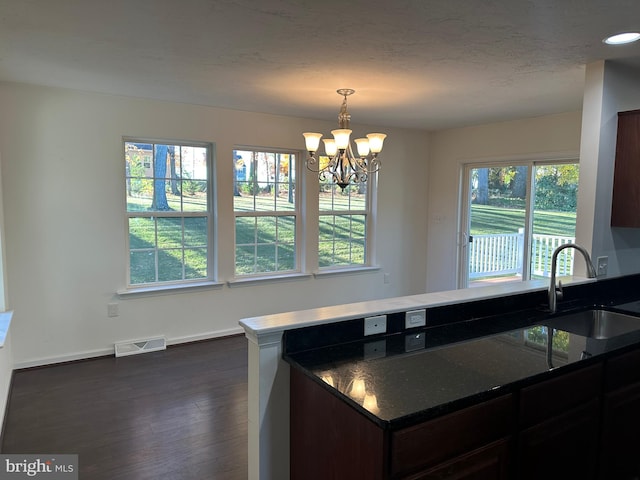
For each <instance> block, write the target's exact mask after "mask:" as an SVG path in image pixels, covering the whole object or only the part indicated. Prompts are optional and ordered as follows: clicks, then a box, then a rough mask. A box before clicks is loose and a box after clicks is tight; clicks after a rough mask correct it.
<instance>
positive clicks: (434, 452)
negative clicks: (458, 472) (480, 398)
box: [391, 395, 515, 478]
mask: <svg viewBox="0 0 640 480" xmlns="http://www.w3.org/2000/svg"><path fill="white" fill-rule="evenodd" d="M514 409H515V402H514V399H513V396H512V395H505V396H502V397H498V398H494V399H492V400H488V401H486V402H484V403H480V404H478V405H474V406H472V407H468V408H464V409H462V410H458V411H456V412H453V413H450V414H448V415H445V416H442V417H439V418H436V419H434V420H429V421H427V422H424V423H421V424H418V425H415V426H413V427H409V428H405V429H402V430H399V431H397V432H393V434H392V435H391V477H392V478H404V477H406V476H408V475H409V474H412V473H413V472H419V471H425V470H426V469H427V468H430V467H433V466H435V465H441V464H443V462H447V461H448V460H449V459H451V458H456V457H458V456H460V455H465V454H466V453H467V452H470V451H474V450H475V449H477V448H481V447H482V446H484V445H488V444H490V443H491V442H494V441H496V440H499V439H501V438H505V437H507V436H508V435H510V434H511V433H512V432H513V430H514V415H515V410H514ZM419 478H420V477H419ZM434 478H437V477H434Z"/></svg>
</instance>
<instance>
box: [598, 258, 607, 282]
mask: <svg viewBox="0 0 640 480" xmlns="http://www.w3.org/2000/svg"><path fill="white" fill-rule="evenodd" d="M608 265H609V257H598V258H596V275H597V276H598V277H602V276H604V275H606V274H607V267H608Z"/></svg>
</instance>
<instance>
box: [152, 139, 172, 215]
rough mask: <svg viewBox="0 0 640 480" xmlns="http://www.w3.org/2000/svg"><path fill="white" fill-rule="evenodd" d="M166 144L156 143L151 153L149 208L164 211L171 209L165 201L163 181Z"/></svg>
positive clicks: (165, 173)
mask: <svg viewBox="0 0 640 480" xmlns="http://www.w3.org/2000/svg"><path fill="white" fill-rule="evenodd" d="M167 153H168V148H167V145H156V151H155V152H154V155H153V176H154V180H153V203H152V204H151V210H157V211H166V210H171V208H170V207H169V202H167V191H166V190H165V181H166V177H167Z"/></svg>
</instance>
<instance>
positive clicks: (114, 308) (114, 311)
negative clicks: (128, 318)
mask: <svg viewBox="0 0 640 480" xmlns="http://www.w3.org/2000/svg"><path fill="white" fill-rule="evenodd" d="M118 315H120V308H119V306H118V304H117V303H108V304H107V316H108V317H117V316H118Z"/></svg>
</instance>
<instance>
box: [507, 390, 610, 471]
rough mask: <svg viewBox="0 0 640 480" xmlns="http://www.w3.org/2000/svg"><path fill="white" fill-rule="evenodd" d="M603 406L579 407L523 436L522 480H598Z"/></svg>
mask: <svg viewBox="0 0 640 480" xmlns="http://www.w3.org/2000/svg"><path fill="white" fill-rule="evenodd" d="M599 406H600V402H599V400H598V399H593V400H591V401H590V402H588V403H586V404H583V405H581V406H579V407H575V408H573V409H572V410H569V411H567V412H565V413H564V414H561V415H557V416H555V417H551V418H549V419H547V420H546V421H543V422H541V423H539V424H537V425H534V426H532V427H529V428H527V429H526V430H523V431H522V432H520V435H519V437H518V459H517V470H518V472H517V476H516V478H518V479H519V480H528V479H531V480H540V479H545V480H552V479H558V480H566V479H569V478H579V479H581V480H586V479H594V478H595V475H596V468H597V453H598V431H599V427H600V420H599V418H600V408H599Z"/></svg>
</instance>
